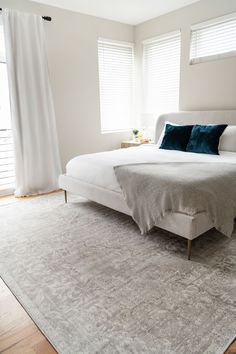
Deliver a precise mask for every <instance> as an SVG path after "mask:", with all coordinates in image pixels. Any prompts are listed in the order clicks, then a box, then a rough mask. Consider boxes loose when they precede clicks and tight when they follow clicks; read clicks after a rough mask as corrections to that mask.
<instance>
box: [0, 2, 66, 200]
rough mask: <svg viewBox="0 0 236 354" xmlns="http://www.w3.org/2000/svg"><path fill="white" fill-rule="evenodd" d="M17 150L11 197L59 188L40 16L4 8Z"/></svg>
mask: <svg viewBox="0 0 236 354" xmlns="http://www.w3.org/2000/svg"><path fill="white" fill-rule="evenodd" d="M2 20H3V27H4V37H5V46H6V62H7V71H8V79H9V91H10V104H11V116H12V130H13V140H14V148H15V174H16V184H15V186H16V187H15V195H16V196H27V195H33V194H39V193H45V192H49V191H53V190H56V189H58V176H59V174H60V172H61V165H60V156H59V148H58V139H57V131H56V119H55V112H54V105H53V98H52V91H51V85H50V80H49V71H48V64H47V57H46V45H45V33H44V26H45V24H44V23H43V19H42V17H41V16H38V15H34V14H25V13H21V12H18V11H15V10H9V9H4V10H3V12H2Z"/></svg>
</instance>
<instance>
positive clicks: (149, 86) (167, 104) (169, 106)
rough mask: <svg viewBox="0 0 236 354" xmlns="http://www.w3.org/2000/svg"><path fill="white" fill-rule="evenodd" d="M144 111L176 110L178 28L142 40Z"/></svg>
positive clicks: (179, 42) (178, 72)
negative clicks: (175, 30) (174, 30)
mask: <svg viewBox="0 0 236 354" xmlns="http://www.w3.org/2000/svg"><path fill="white" fill-rule="evenodd" d="M143 45H144V48H143V61H144V63H143V64H144V65H143V83H144V85H143V89H144V110H145V113H152V114H153V113H155V114H161V113H164V112H173V111H178V110H179V80H180V46H181V35H180V31H177V32H172V33H168V34H165V35H163V36H160V37H157V38H155V39H151V40H147V41H144V42H143Z"/></svg>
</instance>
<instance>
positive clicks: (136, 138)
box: [133, 128, 139, 141]
mask: <svg viewBox="0 0 236 354" xmlns="http://www.w3.org/2000/svg"><path fill="white" fill-rule="evenodd" d="M138 134H139V130H138V129H135V128H134V129H133V139H134V141H138V139H139V136H138Z"/></svg>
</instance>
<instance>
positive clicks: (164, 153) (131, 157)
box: [66, 144, 236, 193]
mask: <svg viewBox="0 0 236 354" xmlns="http://www.w3.org/2000/svg"><path fill="white" fill-rule="evenodd" d="M158 162H162V163H163V162H215V163H217V162H221V163H222V162H225V163H235V162H236V153H235V152H227V151H221V152H220V155H208V154H196V153H189V152H182V151H175V150H163V149H159V148H158V147H157V145H155V144H150V145H141V146H138V147H130V148H127V149H118V150H113V151H107V152H100V153H94V154H87V155H81V156H77V157H75V158H73V159H72V160H70V161H69V162H68V164H67V166H66V175H67V176H69V177H73V178H75V179H78V180H80V181H81V182H86V183H88V184H92V185H96V186H98V187H102V188H105V189H108V190H110V191H113V192H119V193H121V189H120V186H119V184H118V182H117V179H116V177H115V174H114V166H119V165H127V164H135V163H158Z"/></svg>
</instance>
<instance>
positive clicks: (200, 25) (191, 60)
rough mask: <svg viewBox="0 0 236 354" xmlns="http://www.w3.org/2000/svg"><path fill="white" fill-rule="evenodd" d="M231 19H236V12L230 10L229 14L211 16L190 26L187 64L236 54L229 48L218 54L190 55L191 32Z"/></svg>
mask: <svg viewBox="0 0 236 354" xmlns="http://www.w3.org/2000/svg"><path fill="white" fill-rule="evenodd" d="M231 20H236V12H232V13H230V14H227V15H224V16H220V17H214V18H211V19H209V20H207V21H204V22H200V23H196V24H194V25H192V26H191V28H190V53H189V64H190V65H195V64H199V63H204V62H208V61H215V60H218V59H224V58H230V57H234V56H236V49H235V50H231V51H228V52H222V53H218V54H211V55H206V56H199V57H192V45H193V42H192V40H193V33H194V32H196V31H198V30H202V29H204V28H210V27H214V26H215V25H218V24H223V23H224V22H226V23H227V22H230V21H231Z"/></svg>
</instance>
